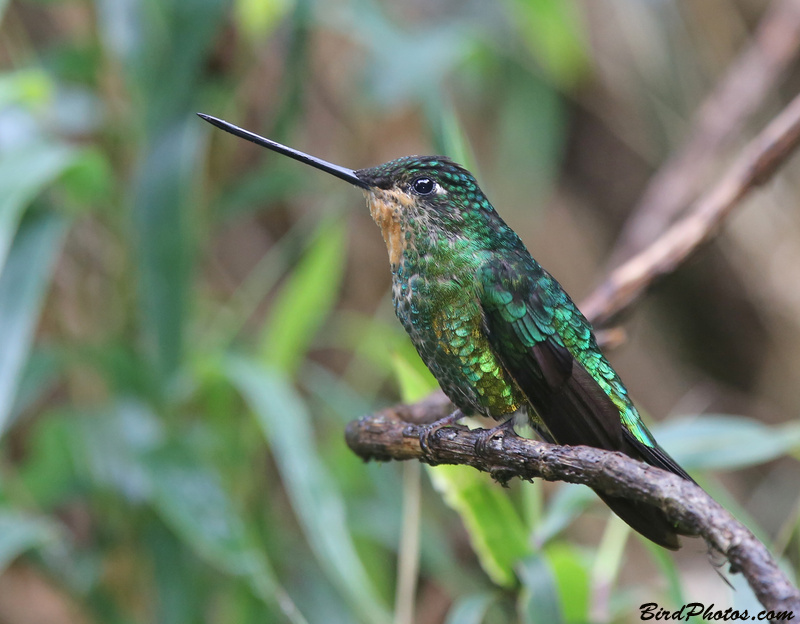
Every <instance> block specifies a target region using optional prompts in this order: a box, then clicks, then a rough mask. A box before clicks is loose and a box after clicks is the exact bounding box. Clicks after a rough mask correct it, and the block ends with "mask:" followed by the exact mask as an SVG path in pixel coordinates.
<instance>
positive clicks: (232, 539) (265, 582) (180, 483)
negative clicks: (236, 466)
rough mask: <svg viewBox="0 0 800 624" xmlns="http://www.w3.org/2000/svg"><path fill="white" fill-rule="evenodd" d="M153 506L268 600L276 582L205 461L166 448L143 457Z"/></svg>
mask: <svg viewBox="0 0 800 624" xmlns="http://www.w3.org/2000/svg"><path fill="white" fill-rule="evenodd" d="M145 466H146V467H147V469H148V473H149V476H150V482H151V484H152V486H153V498H154V505H155V507H156V509H157V510H158V511H159V512H160V513H161V515H162V516H163V517H164V520H165V521H166V522H167V523H168V524H169V525H170V526H171V527H172V528H173V530H174V531H175V532H176V533H177V534H178V535H180V536H181V538H182V539H184V540H185V541H186V542H187V543H188V544H191V546H192V547H193V548H194V549H195V550H196V551H197V552H198V553H200V555H201V556H203V557H204V558H205V559H207V560H208V561H210V562H211V563H213V564H214V565H216V566H218V567H219V568H220V569H222V570H224V571H226V572H227V573H229V574H232V575H235V576H241V577H244V578H246V579H248V581H249V583H250V585H251V587H252V588H253V591H254V592H255V594H256V595H257V596H260V597H262V598H264V599H267V600H268V601H270V602H271V601H272V598H271V596H274V592H275V590H276V587H277V585H276V582H275V578H274V575H273V573H272V570H271V568H270V566H269V563H268V562H267V560H266V558H265V557H264V556H263V554H262V552H261V551H260V549H259V548H258V547H257V546H256V545H255V543H254V542H253V541H252V540H251V539H250V538H249V536H248V535H247V531H246V529H245V526H244V523H243V522H242V520H241V518H239V516H238V514H237V513H236V510H235V509H234V507H233V505H232V503H231V501H230V499H229V498H228V495H227V494H226V492H225V490H224V489H223V487H222V485H221V483H220V480H219V476H218V475H217V474H216V473H215V472H214V471H212V469H211V468H209V467H208V466H203V465H201V464H199V463H197V461H195V460H192V459H189V458H188V457H185V456H183V454H181V453H180V452H175V451H171V450H165V451H162V452H159V453H156V454H154V455H152V456H150V457H148V458H146V459H145Z"/></svg>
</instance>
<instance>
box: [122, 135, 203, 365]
mask: <svg viewBox="0 0 800 624" xmlns="http://www.w3.org/2000/svg"><path fill="white" fill-rule="evenodd" d="M198 130H199V129H198V128H196V127H195V128H192V127H190V126H189V125H188V124H175V125H173V126H170V127H169V128H167V129H165V130H164V132H163V133H161V134H160V135H159V136H156V137H154V138H153V139H152V142H151V143H150V144H149V145H147V146H146V148H145V150H144V155H143V157H142V161H141V163H140V166H139V171H138V174H137V177H136V183H135V189H134V200H133V202H134V205H133V212H134V225H135V230H136V247H137V254H138V267H139V271H140V278H139V300H140V305H141V308H142V323H143V327H142V329H143V333H144V336H145V339H146V347H147V349H148V351H149V354H150V356H151V358H152V361H153V364H154V368H155V371H156V372H157V375H158V376H160V377H164V376H170V375H171V374H173V373H175V371H176V370H177V368H178V366H179V365H180V363H181V360H182V356H183V338H184V316H185V313H186V307H187V297H188V279H189V269H190V263H189V261H190V254H189V252H190V249H189V240H190V239H189V236H188V230H187V226H186V220H185V218H184V216H183V208H184V206H185V204H186V199H187V196H186V195H187V190H188V185H189V183H190V180H191V179H192V177H193V176H194V175H195V174H194V173H193V171H194V170H195V169H196V167H195V165H196V163H197V155H198V153H199V150H198V147H199V143H198V138H199V132H198Z"/></svg>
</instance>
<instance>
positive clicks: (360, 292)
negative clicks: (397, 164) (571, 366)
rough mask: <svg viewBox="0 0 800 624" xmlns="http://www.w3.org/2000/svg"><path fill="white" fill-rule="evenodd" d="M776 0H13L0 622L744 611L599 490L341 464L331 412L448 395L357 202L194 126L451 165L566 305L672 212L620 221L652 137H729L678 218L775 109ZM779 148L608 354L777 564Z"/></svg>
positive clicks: (789, 44)
mask: <svg viewBox="0 0 800 624" xmlns="http://www.w3.org/2000/svg"><path fill="white" fill-rule="evenodd" d="M796 4H797V2H787V1H785V0H784V1H778V2H775V3H770V2H767V1H763V0H736V1H728V0H725V1H722V0H706V1H704V2H692V1H691V0H651V1H635V0H596V1H591V2H590V1H589V0H583V1H581V0H505V1H503V2H496V3H486V2H478V1H471V2H456V1H453V0H436V1H430V0H429V1H425V2H423V1H421V0H410V1H407V2H403V3H392V2H388V1H386V0H383V1H382V0H334V1H329V2H321V1H314V0H191V1H190V0H158V1H156V0H139V1H138V2H137V1H136V0H96V1H89V0H10V1H9V0H0V266H1V268H0V433H2V436H3V437H2V447H1V448H0V567H2V570H3V572H2V575H1V576H0V622H2V623H8V624H17V623H19V624H26V623H34V622H36V623H54V624H57V623H62V622H63V623H67V622H70V623H71V622H76V623H91V622H97V623H100V622H102V623H126V624H127V623H138V622H163V623H170V624H189V623H195V622H214V623H216V622H237V623H238V622H243V623H248V622H259V623H263V622H293V623H301V622H309V623H315V622H325V623H326V624H329V623H339V622H341V623H347V622H365V623H379V624H380V623H388V622H391V621H395V622H398V623H404V622H417V623H419V624H434V623H440V622H447V623H448V624H455V623H459V624H460V623H475V624H477V623H480V622H486V623H489V624H494V623H502V622H516V621H520V622H530V623H539V622H548V623H553V622H566V623H569V624H580V623H582V622H630V621H639V611H638V609H639V605H641V604H642V603H645V602H657V603H658V604H659V605H661V606H663V607H665V608H668V609H677V608H679V607H680V606H681V605H682V604H684V603H685V602H689V601H692V600H696V601H701V602H704V603H705V604H707V605H708V604H711V603H714V604H715V605H716V606H717V607H719V608H723V609H724V608H727V607H728V606H731V605H734V606H737V607H740V608H750V609H754V610H755V611H757V610H758V609H759V607H758V606H757V603H756V602H755V599H754V597H753V596H752V594H751V592H750V591H749V589H748V588H747V587H746V586H745V585H744V584H743V583H742V581H741V579H740V578H738V577H737V576H734V577H732V578H731V582H732V583H733V585H734V586H735V587H736V589H737V590H736V591H735V592H733V591H731V590H730V589H729V588H728V587H727V586H726V585H725V584H724V583H723V582H722V580H720V578H719V577H718V575H717V573H716V572H715V570H714V567H713V565H712V562H711V561H710V560H709V557H708V554H707V550H706V547H705V545H704V544H703V543H702V542H701V541H699V540H685V542H684V543H685V546H684V548H683V550H681V551H680V552H678V553H676V554H672V553H667V552H666V551H663V550H660V549H658V548H657V547H654V546H652V545H650V544H648V543H645V541H643V540H642V539H640V538H639V536H638V535H632V534H631V533H630V531H629V530H628V529H627V527H626V526H625V525H624V524H622V523H621V522H620V521H618V520H617V519H616V518H615V517H613V516H611V515H610V512H609V511H608V510H607V508H606V507H605V506H603V505H602V504H601V503H600V502H599V501H598V500H597V499H596V497H595V496H594V495H593V494H592V493H591V492H590V491H588V490H586V489H585V488H581V487H577V486H566V485H564V484H544V483H539V482H537V483H533V484H529V483H523V484H521V483H512V484H511V487H510V488H509V489H502V488H500V487H499V486H496V485H495V484H493V483H492V482H491V480H490V479H489V477H488V476H487V475H484V474H479V473H477V472H475V471H470V470H469V469H455V468H452V467H437V468H435V469H429V468H421V467H420V466H418V465H411V464H409V465H400V464H384V465H376V464H364V463H362V462H361V461H360V460H359V459H357V458H356V457H355V456H354V455H353V454H352V453H351V452H350V451H349V450H348V449H347V448H346V446H345V443H344V437H343V431H344V426H345V424H346V423H347V422H348V421H350V420H352V419H354V418H357V417H358V416H360V415H362V414H366V413H369V412H372V411H375V410H377V409H380V408H381V407H384V406H386V405H390V404H392V403H395V402H398V401H400V400H414V399H417V398H419V397H421V396H424V395H425V394H426V393H427V392H429V391H430V390H431V389H433V388H434V387H435V384H434V383H433V382H432V380H431V378H430V376H429V375H427V373H426V371H425V370H424V368H423V367H422V366H421V364H420V363H419V360H418V359H417V356H416V354H415V352H414V351H413V349H412V348H411V346H410V343H409V342H408V340H407V338H406V337H405V335H404V333H403V331H402V329H401V327H400V325H399V323H397V321H396V319H395V318H394V313H393V309H392V305H391V300H390V274H389V268H388V260H387V258H386V250H385V247H384V244H383V241H382V239H381V236H380V232H379V230H378V229H377V227H376V226H375V225H374V224H373V223H372V221H371V219H370V217H369V214H368V211H367V210H366V208H365V206H364V201H363V198H362V197H361V194H360V193H359V192H357V191H356V190H354V189H353V188H351V187H349V186H348V185H346V184H343V183H342V182H340V181H338V180H336V179H334V178H331V177H329V176H326V175H324V174H322V173H320V172H317V171H313V170H311V169H308V168H305V167H303V166H301V165H299V164H298V163H296V162H293V161H289V160H288V159H285V158H282V157H280V156H277V155H274V154H271V153H268V152H267V151H266V150H263V149H259V148H257V147H256V146H254V145H251V144H249V143H246V142H244V141H241V140H239V139H235V138H233V137H231V136H230V135H227V134H224V133H222V132H220V131H217V130H215V129H213V128H212V127H210V126H209V125H208V124H205V123H204V122H202V121H201V120H199V119H198V118H197V117H196V116H195V112H197V111H202V112H205V113H209V114H212V115H216V116H219V117H223V118H225V119H228V120H229V121H231V122H233V123H236V124H238V125H241V126H244V127H246V128H248V129H250V130H252V131H254V132H258V133H260V134H264V135H266V136H268V137H270V138H273V139H275V140H278V141H281V142H284V143H287V144H289V145H292V146H294V147H296V148H298V149H302V150H305V151H307V152H309V153H312V154H314V155H316V156H319V157H322V158H324V159H327V160H330V161H332V162H336V163H339V164H342V165H344V166H347V167H352V168H360V167H367V166H372V165H375V164H378V163H380V162H383V161H386V160H389V159H392V158H395V157H399V156H403V155H408V154H415V153H416V154H427V153H445V154H447V155H450V156H452V157H454V158H456V159H458V160H460V161H462V162H464V163H465V164H467V165H468V166H469V167H470V168H471V169H472V170H473V171H474V172H475V173H476V176H477V177H478V179H479V180H480V181H481V184H482V186H483V188H484V190H485V191H486V193H487V194H488V196H489V197H490V199H491V200H492V201H493V203H494V205H495V207H497V208H498V210H499V211H500V212H501V213H502V215H503V216H504V217H505V219H506V220H507V221H508V222H509V224H510V225H511V226H512V227H514V228H515V229H516V230H517V232H519V234H520V235H521V237H522V239H523V240H524V241H525V242H526V244H527V245H528V247H529V249H530V250H531V252H532V254H533V255H534V256H535V257H536V258H537V259H538V260H539V261H540V262H541V264H543V265H544V266H545V267H546V268H547V269H548V270H549V271H550V272H551V273H553V274H554V275H555V276H556V277H557V278H558V279H559V280H560V281H561V283H562V284H563V285H564V286H565V288H566V289H567V290H568V291H569V292H570V293H571V294H572V295H573V297H574V298H575V299H576V301H580V300H581V299H583V298H585V297H586V296H587V295H588V294H589V293H590V292H591V290H592V288H593V286H595V285H597V284H598V283H599V282H600V280H601V278H602V276H603V275H605V274H606V272H607V270H608V267H609V266H610V265H611V264H613V263H616V262H618V261H620V260H622V259H623V258H624V257H625V256H626V255H628V254H629V253H630V251H631V250H632V249H635V248H637V247H639V248H640V247H641V246H642V245H644V244H646V243H647V242H649V241H650V240H652V236H653V234H654V233H655V234H657V233H658V232H660V231H662V230H663V223H662V224H659V222H658V219H659V218H660V215H663V214H664V211H662V212H659V211H656V213H655V216H652V217H651V218H650V219H649V220H648V219H644V222H645V223H644V224H645V230H646V229H647V225H648V224H650V225H651V226H652V227H651V228H650V229H651V230H654V232H652V231H651V232H650V234H648V235H641V236H639V238H636V236H633V235H631V233H630V229H629V227H626V226H625V225H624V224H625V222H626V220H627V218H628V216H629V215H630V214H632V213H633V212H634V211H637V205H638V203H639V201H640V199H641V198H642V197H643V196H646V193H647V192H650V193H656V191H653V186H652V184H651V186H650V187H648V181H649V180H653V179H654V178H653V176H654V174H655V173H656V172H657V171H658V170H659V169H661V168H662V167H664V166H665V163H667V162H669V161H670V158H671V157H672V155H674V154H680V153H681V150H682V149H683V147H682V146H684V145H685V144H686V142H687V141H691V140H692V139H693V138H696V137H698V136H701V137H706V134H707V133H708V132H712V134H713V131H714V130H713V128H714V127H715V123H716V124H717V125H720V126H725V125H726V124H727V129H728V131H727V132H723V133H722V134H723V137H722V138H721V139H720V138H719V137H717V139H718V140H717V141H716V143H714V142H713V141H711V139H709V140H708V141H706V142H705V143H703V144H702V145H701V146H700V148H699V152H697V153H696V154H695V166H691V167H688V168H687V167H686V166H684V168H683V169H682V171H683V175H684V177H683V178H681V179H685V178H686V172H687V171H688V172H689V173H690V174H691V175H693V176H695V183H696V184H695V186H694V187H693V188H692V189H690V190H689V191H688V192H687V194H686V195H685V196H682V197H678V198H677V200H679V205H677V206H676V207H675V208H676V210H680V209H683V208H685V207H686V206H687V205H688V202H689V200H691V199H693V198H694V197H695V196H696V194H697V193H698V192H699V191H700V190H702V189H703V188H705V187H707V186H708V185H710V184H711V183H713V182H714V181H715V180H716V179H718V177H719V175H720V173H721V172H723V171H724V169H725V167H726V165H728V164H729V163H730V162H731V161H732V159H733V158H734V157H735V155H736V154H737V153H738V152H739V151H740V149H741V148H742V146H743V145H744V144H745V143H746V141H747V140H748V139H749V138H752V136H754V134H755V133H756V132H757V131H758V130H759V129H760V128H762V127H763V126H764V125H765V124H766V123H767V121H768V120H769V119H771V118H772V117H773V116H774V115H775V114H776V113H777V112H778V111H779V110H780V109H781V108H782V106H783V105H784V104H785V103H786V102H787V101H788V100H789V99H790V98H791V97H793V95H794V94H795V93H796V92H797V88H798V85H800V71H798V65H797V62H796V56H795V54H796V51H797V45H798V42H797V39H798V34H797V33H798V32H800V26H798V18H797V15H794V14H792V15H790V13H791V11H790V7H794V8H795V9H796V6H795V5H796ZM781 12H783V13H781ZM776 16H777V17H776ZM792 20H794V21H792ZM787 31H788V34H787ZM758 45H766V48H768V50H767V52H764V53H763V54H761V55H759V54H758V53H756V54H755V56H753V52H752V51H753V49H754V47H756V48H757V46H758ZM781 46H782V47H781ZM776 50H777V51H776ZM748 55H750V56H748ZM770 55H773V56H770ZM776 57H780V58H777V60H776ZM748 63H750V65H748ZM748 72H749V73H748ZM732 73H733V74H732ZM731 75H733V76H734V77H736V78H737V79H739V82H736V80H733V81H732V82H733V83H734V84H733V86H736V87H737V89H738V90H737V89H732V90H731V91H730V92H725V93H727V95H724V94H723V96H721V97H719V98H716V99H715V98H714V96H713V95H712V94H714V93H717V92H718V89H719V87H718V85H720V84H725V81H726V80H728V79H729V77H730V76H731ZM723 91H724V90H723ZM709 98H711V100H709ZM704 102H706V104H705V105H704ZM738 108H741V109H743V110H738ZM698 111H700V112H699V113H698ZM698 115H700V116H701V117H700V118H698ZM731 117H733V120H731ZM698 119H700V121H698ZM698 124H699V126H698ZM703 124H705V125H703ZM698 127H700V128H705V129H704V130H698ZM708 127H711V128H712V130H711V131H709V130H708ZM704 133H706V134H704ZM712 143H713V145H711V144H712ZM709 145H710V147H709ZM703 149H707V150H708V151H705V152H704V151H703ZM698 154H699V156H698ZM673 162H674V158H673ZM798 164H799V163H798V162H797V161H792V162H790V163H789V164H788V166H787V167H786V168H784V169H783V170H782V172H781V173H780V174H779V175H778V176H777V177H776V178H775V179H774V180H773V181H771V182H770V184H769V185H768V186H767V188H765V189H763V190H760V191H758V192H757V193H756V194H754V195H753V197H752V198H750V199H748V200H747V201H746V202H745V203H744V204H743V205H742V206H740V207H739V208H738V209H737V210H736V212H735V213H734V216H733V217H732V218H731V219H729V220H728V221H727V222H726V223H725V225H724V227H723V229H722V231H721V233H720V235H719V237H718V238H717V239H716V240H715V241H714V242H713V243H712V244H711V245H709V246H708V247H706V248H705V249H704V250H702V251H701V252H700V253H699V254H697V255H696V256H694V257H693V258H692V260H691V261H690V262H689V263H688V264H687V265H685V266H683V267H681V268H680V270H679V271H678V272H677V273H676V274H675V275H673V276H670V277H669V278H668V279H665V280H664V281H663V282H662V283H660V284H659V285H658V287H657V288H656V289H655V290H654V292H653V293H652V294H651V295H650V296H648V297H647V298H646V299H645V300H643V301H641V302H640V303H639V304H638V305H637V306H636V308H635V309H634V310H633V312H632V313H630V314H629V315H628V316H627V318H626V319H625V323H624V327H625V329H626V331H627V334H628V339H627V341H626V342H625V344H624V345H622V346H620V347H619V348H617V349H616V350H614V352H613V353H610V357H611V359H612V361H613V363H614V364H615V366H616V367H617V369H618V370H619V372H620V374H621V376H622V378H623V379H624V380H625V381H626V383H627V385H628V387H629V389H630V391H631V393H632V395H633V396H634V397H635V399H636V400H637V403H638V404H639V405H640V407H641V409H642V411H643V412H644V413H645V415H646V418H647V419H648V421H649V422H650V423H652V424H653V430H654V432H655V433H656V436H657V437H658V438H659V440H660V441H661V442H662V443H663V445H664V446H665V447H667V449H668V450H669V452H670V453H671V454H672V455H673V456H674V457H675V458H676V459H677V460H678V461H679V462H680V463H682V464H683V465H684V467H685V468H687V469H688V470H689V471H690V472H691V473H692V474H693V475H694V476H695V477H696V479H697V480H698V481H699V482H700V483H701V484H702V485H703V486H704V487H705V488H706V489H707V490H708V491H709V492H710V493H711V494H712V495H713V496H714V497H715V498H716V499H717V500H719V501H720V502H721V503H723V504H724V505H725V506H726V507H727V508H728V509H730V510H731V511H732V512H734V513H735V515H736V516H737V517H739V518H740V519H741V520H742V521H744V522H745V523H746V524H747V525H748V526H749V527H750V528H751V529H752V530H753V531H754V532H756V533H757V534H758V535H759V536H760V537H761V538H762V539H764V540H765V542H766V543H767V544H768V545H769V546H770V547H771V548H773V549H774V552H776V553H777V554H778V555H780V556H782V557H783V558H784V561H785V563H786V567H787V570H789V571H790V572H792V571H793V570H795V569H796V565H797V563H798V557H799V556H800V541H799V540H798V538H797V527H798V521H799V520H798V518H799V517H800V479H798V465H797V461H796V459H795V456H796V455H797V453H798V451H800V425H798V423H797V412H798V406H800V215H799V214H798V211H797V207H798V198H799V197H800V187H798V182H797V180H798V179H800V177H798V173H800V170H799V169H798ZM673 182H674V181H673ZM665 188H666V192H664V188H662V190H661V198H662V199H663V198H664V197H666V198H667V200H670V199H676V197H674V196H675V195H678V193H677V191H675V192H673V190H672V189H673V188H674V187H672V186H670V185H667V186H666V187H665ZM648 189H649V190H648ZM637 214H642V213H641V212H640V211H639V212H637ZM670 218H672V217H669V218H668V219H667V221H669V219H670ZM653 224H655V225H653ZM621 236H622V237H623V238H620V237H621ZM648 236H649V238H648ZM618 240H623V241H626V243H625V245H622V247H620V246H619V245H617V246H616V247H615V241H618ZM631 241H633V242H631ZM612 258H613V259H612ZM417 540H418V541H419V544H418V545H417ZM417 555H418V557H417ZM398 560H402V561H403V564H402V565H401V566H400V568H399V569H400V570H401V571H400V572H398ZM417 568H418V572H417ZM755 611H754V612H755Z"/></svg>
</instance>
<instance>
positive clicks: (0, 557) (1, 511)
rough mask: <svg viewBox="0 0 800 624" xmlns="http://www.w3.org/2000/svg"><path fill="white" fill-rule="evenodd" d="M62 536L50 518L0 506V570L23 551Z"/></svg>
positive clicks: (55, 540) (43, 544) (50, 542)
mask: <svg viewBox="0 0 800 624" xmlns="http://www.w3.org/2000/svg"><path fill="white" fill-rule="evenodd" d="M62 538H63V533H62V531H61V528H60V527H59V526H58V525H57V524H55V523H54V522H53V521H52V520H49V519H47V518H44V517H41V516H37V515H34V514H29V513H25V512H21V511H17V510H14V509H11V508H9V507H2V508H0V571H3V570H5V569H6V568H7V567H8V565H9V564H10V563H11V562H12V561H13V560H14V559H15V558H16V557H18V556H19V555H21V554H22V553H24V552H25V551H27V550H31V549H34V548H39V547H41V546H47V545H49V544H53V543H55V542H58V541H59V540H61V539H62Z"/></svg>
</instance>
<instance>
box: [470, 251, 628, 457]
mask: <svg viewBox="0 0 800 624" xmlns="http://www.w3.org/2000/svg"><path fill="white" fill-rule="evenodd" d="M534 268H538V267H534ZM538 270H539V271H540V272H541V274H542V275H546V274H544V271H543V270H542V269H540V268H539V269H538ZM538 277H539V276H538V275H536V274H535V273H534V274H531V270H530V268H529V267H516V266H509V265H508V264H506V263H502V262H494V263H490V264H486V265H484V266H483V267H482V268H481V270H480V274H479V279H480V282H481V286H482V289H481V307H482V311H483V319H484V326H485V330H486V333H487V335H488V337H489V342H490V344H491V345H492V348H493V349H494V350H495V352H496V353H497V355H498V357H499V359H500V361H501V362H502V363H503V366H504V367H505V369H506V370H507V371H508V373H509V374H510V375H511V377H513V379H514V380H515V381H516V383H517V385H518V386H519V388H520V390H521V391H522V392H523V393H524V394H525V396H526V397H527V398H528V401H529V402H530V404H531V405H532V406H533V408H534V409H535V410H536V412H537V414H538V415H539V417H540V418H541V419H542V421H543V422H544V424H545V426H546V427H547V429H548V430H549V431H550V433H551V434H552V436H553V438H554V439H555V440H557V441H558V443H559V444H570V445H577V444H586V445H588V446H594V447H598V448H603V449H608V450H614V451H621V450H623V448H624V446H625V443H624V437H623V427H622V425H621V423H620V410H619V407H617V405H615V404H614V402H613V401H612V400H611V398H610V397H609V396H608V394H606V392H605V391H604V390H603V388H602V387H601V386H600V385H599V384H598V382H597V381H596V380H595V379H594V378H593V377H592V375H591V373H590V372H589V371H588V370H587V369H586V368H585V367H584V366H583V365H582V364H581V363H580V362H579V361H578V360H577V359H576V358H575V357H574V356H573V354H572V353H571V352H570V350H569V349H568V348H567V345H566V344H565V341H564V337H563V336H562V333H565V332H564V331H563V330H560V329H559V327H558V324H559V323H566V324H569V318H568V316H567V315H565V313H564V311H563V310H560V309H558V297H557V296H554V293H553V292H552V289H556V288H557V289H558V290H559V291H560V292H562V293H563V291H561V287H560V286H559V285H558V283H557V282H556V281H555V280H553V279H552V278H550V277H549V276H546V277H547V278H549V279H547V280H544V281H543V280H540V279H537V278H538ZM543 282H544V283H543ZM545 287H549V288H550V292H548V290H547V289H546V288H545ZM557 294H558V293H557ZM570 303H571V302H570ZM584 341H585V343H586V344H585V348H591V346H592V345H591V344H590V335H589V334H588V333H587V334H585V337H584ZM591 343H593V341H591ZM594 348H596V346H595V347H594Z"/></svg>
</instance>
